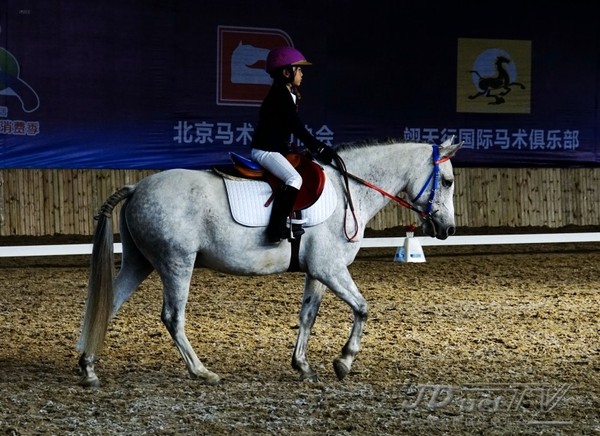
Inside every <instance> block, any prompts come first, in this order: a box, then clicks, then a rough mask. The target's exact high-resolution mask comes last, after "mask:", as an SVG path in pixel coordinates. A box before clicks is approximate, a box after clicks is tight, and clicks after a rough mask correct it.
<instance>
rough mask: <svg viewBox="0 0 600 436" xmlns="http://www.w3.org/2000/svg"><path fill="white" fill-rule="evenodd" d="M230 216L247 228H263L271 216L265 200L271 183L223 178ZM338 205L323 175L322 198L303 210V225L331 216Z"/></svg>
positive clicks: (319, 221)
mask: <svg viewBox="0 0 600 436" xmlns="http://www.w3.org/2000/svg"><path fill="white" fill-rule="evenodd" d="M223 180H224V181H225V188H226V191H227V197H228V199H229V207H230V209H231V215H232V216H233V219H234V220H235V221H236V222H237V223H239V224H242V225H244V226H248V227H265V226H267V224H269V218H270V217H271V206H272V203H271V204H269V206H268V207H265V203H266V202H267V201H268V200H269V197H270V196H271V186H269V184H268V183H267V182H263V181H260V180H239V179H238V180H232V179H227V178H224V179H223ZM336 205H337V194H336V192H335V189H334V188H333V185H332V183H331V181H330V180H329V179H328V178H327V177H326V178H325V187H324V188H323V193H322V194H321V197H319V199H318V200H317V202H316V203H315V204H313V205H312V206H311V207H309V208H308V209H305V210H303V211H302V219H306V223H305V224H303V226H304V227H310V226H316V225H317V224H320V223H322V222H323V221H325V220H326V219H327V218H329V217H330V216H331V214H332V213H333V211H334V210H335V206H336Z"/></svg>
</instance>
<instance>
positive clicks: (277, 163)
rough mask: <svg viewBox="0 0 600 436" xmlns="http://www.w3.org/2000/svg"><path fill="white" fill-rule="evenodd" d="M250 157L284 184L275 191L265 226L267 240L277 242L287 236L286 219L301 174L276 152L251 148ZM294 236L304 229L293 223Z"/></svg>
mask: <svg viewBox="0 0 600 436" xmlns="http://www.w3.org/2000/svg"><path fill="white" fill-rule="evenodd" d="M252 159H253V160H254V161H256V162H258V163H259V164H260V165H261V166H263V167H264V168H266V169H267V170H268V171H270V172H271V173H272V174H273V175H275V176H276V177H277V178H279V179H280V180H281V181H283V184H284V186H282V187H281V189H280V190H279V191H278V192H276V193H275V197H274V200H273V207H272V210H271V219H270V221H269V225H268V227H267V238H268V240H269V242H279V241H281V240H282V239H286V238H288V237H289V236H290V235H289V230H288V229H287V225H286V224H287V220H288V218H289V217H290V215H291V214H292V212H293V208H294V202H295V201H296V197H297V196H298V192H299V190H300V187H301V186H302V176H300V174H299V173H298V171H296V169H295V168H294V167H293V166H292V164H291V163H290V162H289V161H288V160H287V159H286V158H285V156H283V155H282V154H281V153H278V152H270V151H264V150H258V149H252ZM293 229H294V233H293V235H294V236H300V235H301V234H303V233H304V230H303V229H302V228H301V226H299V225H294V227H293Z"/></svg>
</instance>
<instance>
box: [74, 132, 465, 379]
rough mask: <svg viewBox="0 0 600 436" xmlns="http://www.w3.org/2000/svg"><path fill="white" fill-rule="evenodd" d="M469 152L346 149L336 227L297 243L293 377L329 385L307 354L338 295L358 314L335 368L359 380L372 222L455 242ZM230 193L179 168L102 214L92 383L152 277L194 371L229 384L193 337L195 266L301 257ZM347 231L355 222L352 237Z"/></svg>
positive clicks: (87, 317) (89, 339)
mask: <svg viewBox="0 0 600 436" xmlns="http://www.w3.org/2000/svg"><path fill="white" fill-rule="evenodd" d="M461 145H462V144H461V143H453V138H450V139H447V140H446V141H444V143H442V144H441V145H431V144H426V143H415V142H393V141H390V142H384V143H361V144H344V145H340V146H338V147H336V148H335V151H336V153H337V157H336V159H335V165H328V166H326V167H325V168H324V171H325V175H326V176H327V179H329V180H330V181H331V187H332V189H333V190H334V191H335V195H336V196H337V198H338V199H340V200H343V201H337V203H336V205H335V208H334V210H333V212H332V213H331V215H330V216H329V217H328V218H327V219H325V220H323V221H322V222H321V223H319V224H317V225H314V226H312V227H308V228H306V232H305V234H304V235H302V239H301V241H300V243H299V245H298V252H297V256H298V270H299V271H302V272H304V273H305V281H304V291H303V296H302V306H301V308H300V314H299V318H298V324H299V326H298V333H297V338H296V345H295V347H294V351H293V354H292V368H293V369H295V370H296V371H297V372H298V373H299V375H300V379H301V380H308V381H316V380H318V376H317V373H316V372H315V371H314V369H313V367H312V366H311V365H310V363H309V361H308V359H307V350H308V340H309V336H310V333H311V329H312V327H313V324H314V323H315V320H316V318H317V314H318V312H319V307H320V305H321V301H322V299H323V296H324V295H325V292H326V291H327V290H331V292H333V293H334V294H335V295H336V296H337V297H339V298H340V299H341V300H343V301H344V302H345V303H346V304H347V305H348V306H349V307H350V308H351V310H352V313H353V322H352V327H351V330H350V336H349V338H348V339H347V341H346V343H345V345H344V346H343V347H342V349H341V351H340V354H339V355H338V356H337V357H336V358H335V359H334V361H333V369H334V371H335V374H336V375H337V377H338V378H339V379H340V380H342V379H343V378H344V377H346V376H347V375H348V373H349V372H350V369H351V367H352V363H353V362H354V359H355V358H356V355H357V353H358V352H359V350H360V344H361V337H362V332H363V329H364V326H365V322H366V320H367V314H368V304H367V301H366V300H365V298H364V297H363V295H362V294H361V292H360V290H359V289H358V287H357V285H356V283H355V282H354V280H353V279H352V276H351V274H350V271H349V269H348V266H349V265H350V264H351V263H352V262H353V261H354V259H355V257H356V254H357V253H358V250H359V249H360V241H361V240H362V238H363V235H364V231H365V228H366V225H367V223H368V222H369V220H371V218H373V217H374V216H375V215H376V214H377V213H378V212H379V211H380V210H381V209H383V208H384V207H385V206H386V205H387V204H388V203H389V202H390V201H395V202H397V203H398V204H400V205H402V206H405V207H408V208H410V209H411V210H413V211H414V212H415V213H416V214H417V216H418V217H419V219H420V221H421V223H422V230H423V233H424V234H426V235H429V236H431V237H435V238H438V239H446V238H447V237H448V236H450V235H453V234H454V232H455V224H454V205H453V198H452V196H453V192H454V175H453V171H452V164H451V162H450V158H451V157H452V156H454V155H455V153H456V152H457V151H458V149H459V148H460V147H461ZM225 189H226V188H225V186H224V182H223V177H222V176H221V175H220V174H218V173H217V172H216V171H214V170H202V171H192V170H184V169H174V170H168V171H162V172H159V173H156V174H153V175H151V176H148V177H146V178H144V179H142V180H140V181H139V182H138V183H136V184H133V185H127V186H124V187H122V188H120V189H118V190H116V191H115V192H114V193H113V194H112V195H111V196H110V197H109V198H107V199H106V201H105V202H104V204H103V205H102V206H101V207H100V211H99V214H98V216H97V217H96V218H97V220H98V223H97V225H96V230H95V233H94V240H93V250H92V259H91V268H90V275H89V282H88V293H87V300H86V304H85V311H84V317H83V323H82V329H81V336H80V339H79V343H78V346H77V348H78V350H79V351H80V352H81V355H80V358H79V365H78V366H79V369H80V372H81V375H82V378H81V380H80V384H81V385H82V386H98V385H99V384H100V382H99V379H98V376H97V375H96V371H95V363H96V360H97V356H98V355H99V353H100V352H101V350H102V347H103V345H104V339H105V337H106V333H107V330H108V328H109V325H110V321H111V320H112V319H113V318H114V316H115V315H116V314H117V313H118V311H119V309H120V308H121V306H122V305H123V304H124V303H125V302H126V301H127V299H128V298H129V297H130V296H131V295H132V294H133V292H134V291H135V290H136V289H137V288H138V286H139V285H140V284H141V283H142V281H143V280H145V279H146V277H148V275H150V273H152V272H153V271H156V272H157V274H158V276H159V278H160V280H161V282H162V285H163V306H162V311H161V320H162V322H163V324H164V325H165V327H166V329H167V330H168V332H169V333H170V335H171V338H172V339H173V342H174V343H175V346H176V348H177V350H178V351H179V353H180V355H181V357H182V358H183V361H184V362H185V365H186V367H187V370H188V372H189V374H190V375H191V376H192V377H194V378H199V379H201V380H203V381H204V382H205V383H208V384H217V383H218V382H219V380H220V377H219V376H218V375H217V374H216V373H214V372H212V371H210V370H209V369H207V368H206V367H205V366H204V365H203V364H202V362H201V361H200V359H199V358H198V356H197V354H196V352H195V351H194V349H193V347H192V345H191V343H190V341H189V340H188V337H187V335H186V331H185V307H186V302H187V298H188V292H189V288H190V280H191V277H192V274H193V273H194V270H195V268H196V267H203V268H210V269H213V270H216V271H219V272H223V273H228V274H236V275H247V276H255V275H265V274H274V273H281V272H285V271H287V269H288V267H289V265H290V259H291V258H292V252H291V250H290V245H291V244H289V243H287V242H281V243H280V244H269V243H268V242H267V239H266V232H265V229H264V228H262V227H249V226H244V225H240V224H239V223H237V222H236V221H235V220H234V219H233V218H232V215H231V211H230V207H229V202H228V200H227V195H226V193H225ZM121 202H123V203H122V207H121V210H120V215H119V217H120V219H119V232H120V236H121V243H122V255H121V267H120V269H119V272H118V274H116V276H115V275H114V252H113V244H114V241H113V226H112V215H113V210H114V208H115V207H116V206H117V204H119V203H121ZM348 217H352V218H353V219H350V220H349V219H348ZM348 222H353V223H354V226H353V228H352V231H351V232H348ZM199 273H200V271H199ZM207 292H210V289H207ZM273 292H277V290H276V289H274V290H273ZM198 339H199V340H201V338H198Z"/></svg>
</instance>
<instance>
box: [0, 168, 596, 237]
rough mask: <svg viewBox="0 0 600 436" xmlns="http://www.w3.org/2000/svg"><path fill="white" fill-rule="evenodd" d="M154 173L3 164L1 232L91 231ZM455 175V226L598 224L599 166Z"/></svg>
mask: <svg viewBox="0 0 600 436" xmlns="http://www.w3.org/2000/svg"><path fill="white" fill-rule="evenodd" d="M154 172H155V171H152V170H144V171H139V170H55V169H49V170H32V169H6V170H0V236H7V235H21V236H44V235H55V234H62V235H91V234H92V233H93V229H94V220H93V216H94V214H95V213H96V211H97V209H98V208H99V207H100V205H101V204H102V203H103V202H104V200H105V199H106V198H107V197H108V196H109V195H110V194H112V193H113V192H114V190H115V189H117V188H119V187H121V186H123V185H125V184H129V183H134V182H136V181H137V180H139V179H141V178H143V177H145V176H147V175H149V174H152V173H154ZM454 174H455V186H456V187H455V193H454V207H455V212H456V224H457V226H458V227H463V226H464V227H484V226H489V227H503V226H509V227H527V226H547V227H550V228H557V227H563V226H566V225H576V226H589V225H598V224H600V189H598V186H600V185H599V182H600V169H597V168H581V169H572V168H570V169H555V168H542V169H537V168H536V169H532V168H516V169H512V168H511V169H507V168H455V169H454ZM117 210H118V208H117ZM411 223H413V224H416V223H417V219H416V216H415V214H414V213H413V212H410V211H409V210H407V209H404V208H402V207H398V206H396V205H395V204H390V205H388V206H387V207H386V208H385V209H383V210H382V211H381V212H380V213H379V214H378V215H377V216H375V217H374V218H373V220H371V222H370V223H369V227H370V228H372V229H374V230H382V229H387V228H392V227H396V226H403V225H407V224H411Z"/></svg>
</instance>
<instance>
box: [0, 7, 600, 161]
mask: <svg viewBox="0 0 600 436" xmlns="http://www.w3.org/2000/svg"><path fill="white" fill-rule="evenodd" d="M414 3H416V2H414ZM436 3H439V4H436ZM452 3H454V4H452ZM592 6H593V5H592V3H589V4H586V5H577V6H575V5H572V6H571V5H561V6H555V7H550V6H548V5H545V6H544V8H545V10H544V14H543V15H544V19H540V16H539V11H538V8H537V6H535V5H534V4H532V5H529V4H527V2H520V3H518V7H515V8H512V9H510V8H509V7H508V5H507V4H506V3H503V7H505V8H506V9H505V10H503V11H499V10H497V7H498V6H497V5H496V4H492V3H489V4H488V3H481V4H478V5H473V6H461V7H458V6H456V4H455V2H433V3H432V2H427V4H426V5H425V6H419V5H417V4H412V3H411V4H407V3H406V2H396V1H384V2H372V3H370V4H369V7H368V9H365V8H364V7H361V6H360V5H356V6H349V3H348V2H343V1H336V0H330V1H326V2H323V1H314V0H308V1H304V2H300V3H297V4H296V3H289V2H283V3H282V2H270V1H269V2H247V1H241V0H237V1H228V0H224V1H220V2H202V1H200V2H199V1H195V0H179V1H174V2H160V1H151V0H124V1H116V0H112V1H103V2H92V1H83V2H72V1H66V0H63V1H60V0H45V1H44V2H36V1H22V0H0V11H2V14H1V15H0V168H134V169H136V168H137V169H167V168H174V167H185V168H209V167H211V166H213V165H216V164H222V163H224V162H226V161H227V160H228V152H229V151H235V152H238V153H241V154H244V155H247V154H248V153H249V143H250V139H251V137H252V133H253V128H254V125H255V122H256V119H257V114H258V106H259V104H260V101H261V99H262V97H263V96H264V95H265V94H266V92H267V90H268V88H269V85H270V79H269V77H268V75H267V74H266V73H265V72H264V70H263V68H264V60H265V58H266V54H267V53H268V51H269V49H270V48H273V47H275V46H278V45H292V46H295V47H296V48H298V49H299V50H301V51H302V52H303V53H304V54H305V55H306V57H307V58H309V60H310V61H312V62H313V64H314V65H313V66H312V67H308V68H306V69H305V75H304V81H303V85H302V91H303V97H304V98H303V100H302V103H301V107H300V112H301V117H302V118H303V120H304V121H305V123H306V125H307V126H308V128H309V129H311V130H312V131H313V133H314V134H315V135H317V136H318V137H319V138H321V139H322V140H324V141H326V142H329V143H331V144H335V143H342V142H351V141H356V140H369V139H379V140H381V139H385V138H400V139H410V140H419V141H427V142H432V143H433V142H437V143H439V142H440V141H442V140H443V139H444V138H446V137H447V136H448V135H456V136H457V137H459V138H460V139H461V140H463V141H465V146H464V148H463V150H462V151H461V153H459V155H458V156H457V157H456V158H455V159H454V164H455V166H479V167H510V166H513V167H515V166H516V167H539V166H551V167H581V166H588V167H589V166H598V164H599V163H600V156H599V144H598V126H599V121H600V116H599V107H598V104H597V102H598V101H600V98H599V97H600V93H599V87H598V84H599V76H598V59H600V56H599V53H598V51H599V50H600V41H599V38H598V30H597V29H598V26H597V25H596V22H595V18H594V17H595V14H594V11H593V10H592ZM341 9H343V13H340V10H341ZM486 9H489V10H487V11H486ZM451 17H452V18H451Z"/></svg>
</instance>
